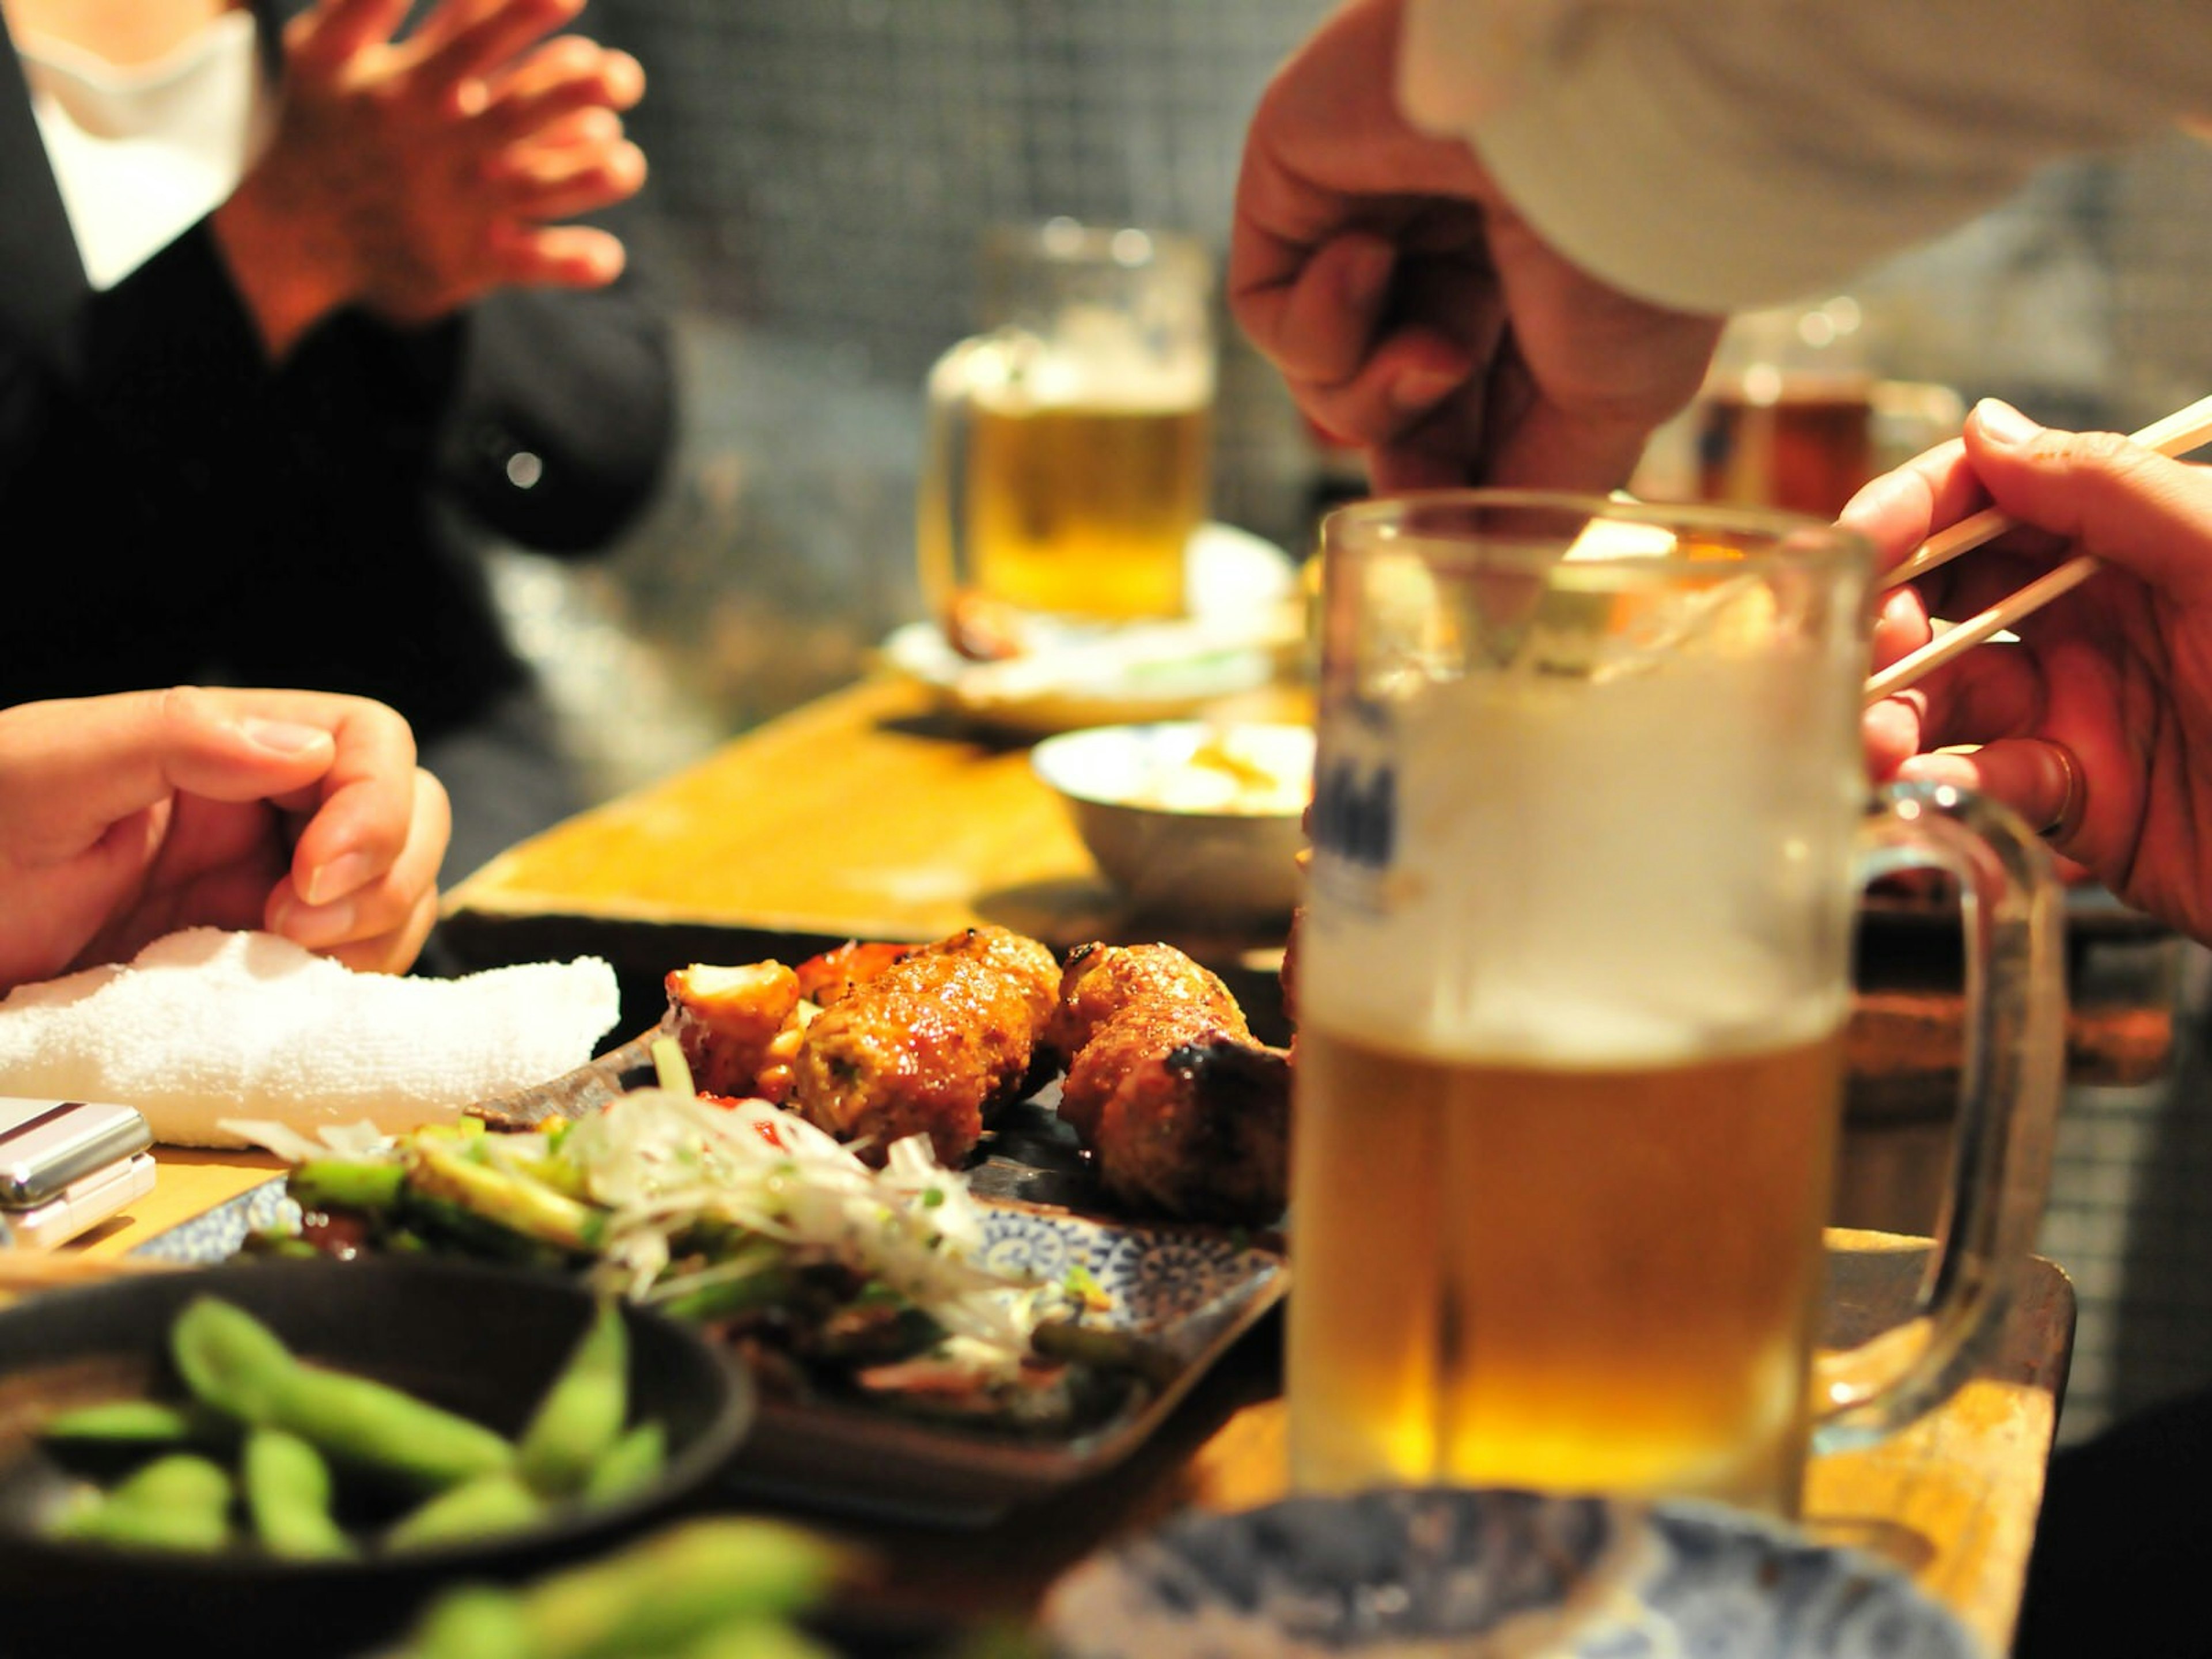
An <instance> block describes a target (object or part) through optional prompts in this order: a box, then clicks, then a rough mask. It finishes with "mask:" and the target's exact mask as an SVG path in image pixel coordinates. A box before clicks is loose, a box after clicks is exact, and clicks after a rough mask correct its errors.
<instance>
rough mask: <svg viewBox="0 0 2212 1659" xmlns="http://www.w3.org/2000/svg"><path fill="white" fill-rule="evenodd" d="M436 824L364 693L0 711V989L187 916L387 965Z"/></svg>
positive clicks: (420, 892)
mask: <svg viewBox="0 0 2212 1659" xmlns="http://www.w3.org/2000/svg"><path fill="white" fill-rule="evenodd" d="M449 828H450V819H449V817H448V808H447V801H446V792H445V789H444V787H443V786H441V784H440V783H439V782H438V781H437V779H435V777H433V776H431V775H430V774H428V772H424V771H422V770H420V769H417V768H416V764H415V739H414V735H413V733H412V732H410V730H409V729H408V726H407V723H406V721H404V720H402V719H401V718H400V717H399V716H398V714H394V713H393V712H392V710H391V709H389V708H386V707H385V706H384V705H383V704H382V703H380V702H370V701H369V700H368V699H367V698H364V697H349V696H335V695H328V694H324V693H320V692H311V691H248V690H201V689H197V688H193V687H179V688H176V689H174V690H166V691H131V692H123V693H119V694H117V695H115V696H104V697H87V698H81V699H76V700H73V701H66V702H32V703H19V704H17V705H16V706H15V707H14V708H6V709H0V992H4V991H6V990H7V989H8V988H9V987H12V986H15V985H19V984H22V983H26V982H27V981H33V980H41V979H51V978H52V977H53V976H54V975H57V974H61V973H64V972H67V971H69V970H70V969H73V968H81V967H86V966H89V965H92V964H94V963H104V962H121V961H127V960H129V959H130V958H131V957H132V956H134V955H136V954H137V951H138V950H139V949H140V947H142V946H143V945H147V944H149V943H151V942H152V941H153V940H155V939H159V938H161V936H162V935H163V934H165V933H172V932H173V931H175V930H176V929H178V928H179V927H196V926H207V927H226V928H234V929H252V928H266V929H267V930H268V931H270V932H271V933H282V934H283V935H285V936H286V937H288V938H289V939H293V940H295V941H296V942H297V943H299V944H301V945H306V946H307V947H308V948H309V949H311V950H314V951H320V952H322V953H323V954H325V955H326V956H331V957H337V959H338V960H340V961H341V962H343V963H346V964H347V965H348V966H349V967H352V968H356V969H364V970H381V971H385V972H390V973H400V972H404V970H405V969H407V967H408V966H409V965H410V963H413V961H414V960H415V957H416V953H417V952H418V951H420V950H421V949H422V941H423V939H425V937H427V936H428V933H429V931H430V926H431V924H432V922H434V921H435V920H436V919H437V898H438V890H437V877H438V866H439V863H440V861H441V860H442V859H443V858H444V857H445V852H446V837H447V831H448V829H449Z"/></svg>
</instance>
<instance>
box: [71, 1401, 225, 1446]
mask: <svg viewBox="0 0 2212 1659" xmlns="http://www.w3.org/2000/svg"><path fill="white" fill-rule="evenodd" d="M200 1427H201V1425H200V1424H199V1423H198V1422H197V1421H196V1420H195V1419H194V1418H193V1417H192V1415H191V1413H189V1412H187V1411H186V1410H185V1408H184V1407H181V1406H172V1405H169V1404H167V1402H166V1401H159V1400H108V1401H101V1402H100V1404H98V1405H96V1406H79V1407H76V1408H75V1409H74V1410H71V1411H65V1412H60V1413H56V1414H55V1415H54V1416H52V1417H50V1418H48V1419H46V1421H45V1422H44V1423H41V1424H40V1425H39V1437H40V1439H41V1440H97V1441H105V1442H111V1443H115V1444H118V1445H125V1446H177V1445H182V1444H183V1443H185V1442H186V1441H188V1440H190V1439H191V1437H193V1435H194V1434H196V1433H197V1431H198V1430H199V1428H200Z"/></svg>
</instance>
